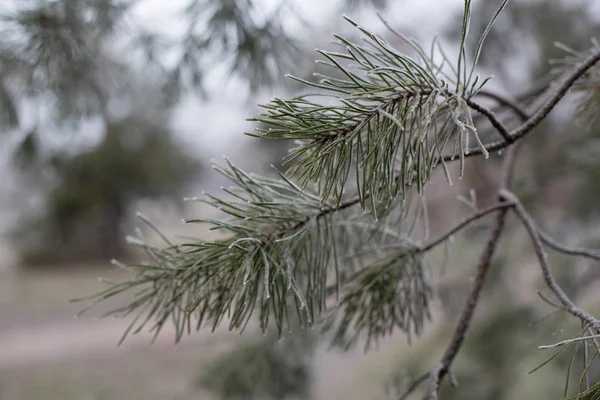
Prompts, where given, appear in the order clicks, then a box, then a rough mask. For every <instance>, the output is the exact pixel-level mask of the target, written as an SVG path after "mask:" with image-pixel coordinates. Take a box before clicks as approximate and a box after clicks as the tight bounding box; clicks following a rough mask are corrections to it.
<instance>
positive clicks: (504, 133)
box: [465, 99, 515, 144]
mask: <svg viewBox="0 0 600 400" xmlns="http://www.w3.org/2000/svg"><path fill="white" fill-rule="evenodd" d="M465 101H466V103H467V105H468V106H469V107H471V108H472V109H473V110H475V111H477V112H479V113H480V114H482V115H485V116H486V117H487V119H488V120H489V121H490V123H491V124H492V126H493V127H494V128H496V130H497V131H498V133H499V134H500V136H502V138H504V141H505V142H506V143H507V144H510V143H513V142H514V141H515V139H514V138H513V137H512V136H510V133H508V130H507V129H506V127H505V126H504V124H502V122H500V120H499V119H498V118H497V117H496V114H494V112H493V111H492V110H490V109H489V108H487V107H485V106H482V105H481V104H479V103H476V102H474V101H473V100H470V99H465Z"/></svg>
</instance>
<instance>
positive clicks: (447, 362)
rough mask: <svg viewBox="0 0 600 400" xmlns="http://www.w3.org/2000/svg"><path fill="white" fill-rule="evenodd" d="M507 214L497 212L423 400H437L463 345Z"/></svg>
mask: <svg viewBox="0 0 600 400" xmlns="http://www.w3.org/2000/svg"><path fill="white" fill-rule="evenodd" d="M507 212H508V209H502V210H500V211H499V212H498V215H497V217H496V221H495V224H494V230H493V231H492V233H491V235H490V237H489V239H488V241H487V243H486V246H485V249H484V251H483V253H482V255H481V259H480V261H479V265H478V266H477V276H476V277H475V281H474V283H473V287H472V288H471V292H470V293H469V296H468V298H467V301H466V302H465V305H464V307H463V309H462V311H461V314H460V318H459V319H458V324H457V326H456V328H455V329H454V333H453V334H452V339H451V341H450V344H449V345H448V348H447V349H446V352H445V353H444V356H443V357H442V359H441V360H440V362H439V363H438V364H437V365H436V367H435V368H434V369H433V370H432V371H431V372H430V373H429V386H428V388H427V394H426V395H425V400H437V397H438V396H437V393H438V390H439V387H440V384H441V382H442V380H443V379H444V377H445V376H446V375H447V374H448V371H449V370H450V366H451V365H452V363H453V362H454V359H455V358H456V355H457V354H458V352H459V350H460V348H461V347H462V345H463V342H464V340H465V337H466V334H467V331H468V330H469V327H470V326H471V321H472V320H473V314H474V313H475V308H476V307H477V303H479V297H480V295H481V291H482V289H483V284H484V283H485V278H486V276H487V273H488V271H489V269H490V266H491V264H492V257H493V255H494V251H495V250H496V247H497V245H498V241H499V239H500V235H501V234H502V230H503V228H504V223H505V221H506V214H507Z"/></svg>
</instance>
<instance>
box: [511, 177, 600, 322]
mask: <svg viewBox="0 0 600 400" xmlns="http://www.w3.org/2000/svg"><path fill="white" fill-rule="evenodd" d="M500 195H501V198H502V199H503V200H505V201H512V202H514V204H515V205H514V207H513V210H514V211H515V213H516V214H517V216H518V217H519V219H520V220H521V222H522V223H523V226H524V227H525V229H526V230H527V233H528V234H529V236H530V238H531V241H532V242H533V249H534V251H535V254H536V256H537V258H538V261H539V263H540V267H541V269H542V276H543V278H544V281H545V283H546V286H548V288H549V289H550V290H551V291H552V292H553V293H554V295H555V296H556V297H557V298H558V300H559V301H560V302H561V304H562V305H563V307H564V308H565V309H566V310H567V311H568V312H569V313H570V314H572V315H573V316H575V317H577V318H579V319H580V320H581V321H582V322H583V323H585V324H587V325H589V326H591V327H592V328H594V329H595V330H596V331H597V332H600V320H598V319H596V318H595V317H593V316H592V315H590V314H588V313H587V312H585V311H583V310H582V309H581V308H579V307H577V306H576V305H575V304H574V303H573V301H572V300H571V299H570V298H569V296H567V294H566V293H565V292H564V290H563V289H562V288H561V287H560V286H559V285H558V283H556V280H555V279H554V276H553V275H552V271H551V270H550V266H549V264H548V259H547V255H546V252H545V250H544V245H543V244H542V239H541V238H540V233H539V232H538V230H537V228H536V226H535V222H534V221H533V219H532V218H531V216H530V215H529V214H528V213H527V212H526V211H525V208H524V207H523V205H522V204H521V202H520V201H519V199H518V198H517V197H516V196H515V195H514V194H513V193H512V192H510V191H508V190H506V189H503V190H501V192H500Z"/></svg>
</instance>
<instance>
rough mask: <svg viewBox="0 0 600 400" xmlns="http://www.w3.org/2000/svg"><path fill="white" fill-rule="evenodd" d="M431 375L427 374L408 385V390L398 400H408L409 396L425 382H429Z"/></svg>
mask: <svg viewBox="0 0 600 400" xmlns="http://www.w3.org/2000/svg"><path fill="white" fill-rule="evenodd" d="M429 375H430V373H429V372H426V373H424V374H423V375H421V376H420V377H418V378H417V379H415V380H414V381H412V382H411V383H410V385H408V387H407V388H406V390H405V391H404V393H402V395H400V397H398V400H406V399H408V396H410V394H411V393H412V392H414V391H415V390H416V389H417V388H418V387H419V386H421V384H422V383H423V382H425V381H426V380H427V378H429Z"/></svg>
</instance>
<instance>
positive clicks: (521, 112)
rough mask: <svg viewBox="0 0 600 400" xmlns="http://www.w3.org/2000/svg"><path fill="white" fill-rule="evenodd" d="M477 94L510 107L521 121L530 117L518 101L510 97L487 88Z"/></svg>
mask: <svg viewBox="0 0 600 400" xmlns="http://www.w3.org/2000/svg"><path fill="white" fill-rule="evenodd" d="M477 95H478V96H482V97H487V98H490V99H492V100H494V101H495V102H497V103H498V104H500V105H501V106H504V107H506V108H509V109H511V110H512V111H513V112H514V113H515V114H517V116H518V117H519V119H520V120H521V121H523V122H525V121H527V120H528V119H529V118H530V115H529V114H528V113H527V112H526V111H525V110H524V109H523V108H522V107H521V105H520V104H519V103H517V102H516V101H514V100H512V99H509V98H508V97H504V96H502V95H500V94H498V93H495V92H490V91H487V90H481V91H479V92H478V93H477ZM467 104H468V103H467Z"/></svg>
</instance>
